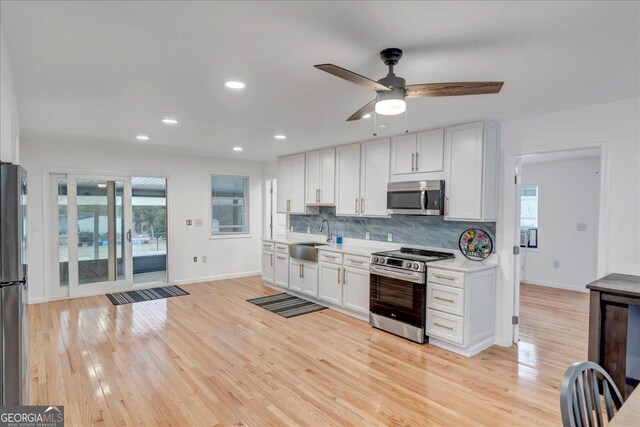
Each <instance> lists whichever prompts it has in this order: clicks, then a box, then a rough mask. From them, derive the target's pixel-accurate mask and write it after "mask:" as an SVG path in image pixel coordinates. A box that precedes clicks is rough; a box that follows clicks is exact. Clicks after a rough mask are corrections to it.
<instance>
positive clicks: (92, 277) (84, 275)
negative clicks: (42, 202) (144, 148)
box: [58, 175, 131, 296]
mask: <svg viewBox="0 0 640 427" xmlns="http://www.w3.org/2000/svg"><path fill="white" fill-rule="evenodd" d="M67 181H68V183H67V197H66V199H67V206H66V213H67V215H66V218H65V219H66V223H67V224H68V227H67V234H68V244H67V248H68V249H67V252H68V269H69V276H68V277H69V279H68V280H69V288H70V289H69V292H70V295H71V296H74V295H81V294H89V293H98V292H100V291H110V290H122V289H124V288H127V287H130V286H131V271H130V270H131V269H130V264H131V262H130V260H129V258H128V257H129V256H130V240H128V238H130V236H131V233H130V231H129V229H128V227H126V224H129V223H130V218H129V217H130V205H129V206H127V200H130V192H131V188H130V179H129V178H120V177H96V176H73V175H69V177H68V180H67ZM127 197H129V199H128V198H127ZM58 203H59V210H60V209H61V208H63V207H64V206H61V201H60V192H59V202H58ZM59 221H60V213H59ZM58 227H59V230H60V229H61V227H60V225H59V226H58ZM62 249H63V248H62V242H60V243H59V250H60V255H61V257H62V252H63V251H62ZM61 262H62V260H61ZM61 276H62V275H61ZM62 279H63V277H61V285H62V283H63V280H62Z"/></svg>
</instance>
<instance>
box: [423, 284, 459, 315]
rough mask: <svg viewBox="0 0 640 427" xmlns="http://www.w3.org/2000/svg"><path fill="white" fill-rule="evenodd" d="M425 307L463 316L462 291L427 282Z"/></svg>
mask: <svg viewBox="0 0 640 427" xmlns="http://www.w3.org/2000/svg"><path fill="white" fill-rule="evenodd" d="M427 307H429V308H433V309H435V310H439V311H444V312H445V313H450V314H455V315H457V316H462V315H464V289H460V288H454V287H453V286H444V285H439V284H437V283H429V282H427Z"/></svg>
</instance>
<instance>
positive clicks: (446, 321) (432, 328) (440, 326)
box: [427, 309, 464, 345]
mask: <svg viewBox="0 0 640 427" xmlns="http://www.w3.org/2000/svg"><path fill="white" fill-rule="evenodd" d="M463 326H464V319H463V318H462V317H458V316H454V315H452V314H447V313H442V312H440V311H437V310H432V309H427V335H429V336H431V337H435V338H440V339H442V340H445V341H450V342H452V343H456V344H461V345H464V328H463Z"/></svg>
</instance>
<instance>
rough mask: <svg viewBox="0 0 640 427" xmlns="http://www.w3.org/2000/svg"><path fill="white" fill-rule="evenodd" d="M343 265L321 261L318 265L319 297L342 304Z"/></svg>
mask: <svg viewBox="0 0 640 427" xmlns="http://www.w3.org/2000/svg"><path fill="white" fill-rule="evenodd" d="M341 273H342V267H341V265H335V264H327V263H322V262H321V263H320V264H319V265H318V299H320V300H322V301H327V302H330V303H332V304H336V305H342V276H341Z"/></svg>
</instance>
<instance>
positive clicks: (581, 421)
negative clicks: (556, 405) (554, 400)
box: [560, 362, 624, 427]
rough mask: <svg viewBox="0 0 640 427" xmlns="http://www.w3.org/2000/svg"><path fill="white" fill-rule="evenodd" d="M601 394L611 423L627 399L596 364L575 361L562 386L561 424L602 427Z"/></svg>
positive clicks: (566, 373)
mask: <svg viewBox="0 0 640 427" xmlns="http://www.w3.org/2000/svg"><path fill="white" fill-rule="evenodd" d="M601 393H602V395H603V396H604V406H605V408H606V411H607V420H608V421H610V420H611V418H613V416H614V415H615V412H616V411H617V410H618V409H620V407H621V406H622V403H623V402H624V400H623V399H622V396H621V395H620V391H618V388H617V387H616V385H615V384H614V382H613V380H612V379H611V377H610V376H609V374H608V373H607V371H605V370H604V369H603V368H602V367H601V366H600V365H598V364H597V363H593V362H576V363H574V364H573V365H571V366H569V368H568V369H567V371H566V372H565V374H564V377H563V378H562V385H561V387H560V410H561V412H562V425H563V426H564V427H595V426H598V427H600V426H603V425H604V422H603V419H602V414H603V408H602V406H603V405H602V401H601V397H600V394H601ZM594 420H595V422H594Z"/></svg>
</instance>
